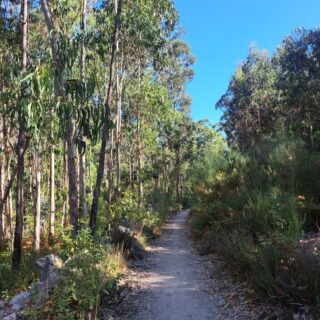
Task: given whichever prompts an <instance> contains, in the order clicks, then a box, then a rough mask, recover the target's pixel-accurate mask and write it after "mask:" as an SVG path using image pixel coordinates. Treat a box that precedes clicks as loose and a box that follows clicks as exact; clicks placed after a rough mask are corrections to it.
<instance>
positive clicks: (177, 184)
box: [176, 149, 181, 203]
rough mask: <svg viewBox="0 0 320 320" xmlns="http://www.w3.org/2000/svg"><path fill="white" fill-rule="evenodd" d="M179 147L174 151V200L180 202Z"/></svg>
mask: <svg viewBox="0 0 320 320" xmlns="http://www.w3.org/2000/svg"><path fill="white" fill-rule="evenodd" d="M180 171H181V170H180V149H179V150H177V151H176V202H177V203H180V202H181V195H180Z"/></svg>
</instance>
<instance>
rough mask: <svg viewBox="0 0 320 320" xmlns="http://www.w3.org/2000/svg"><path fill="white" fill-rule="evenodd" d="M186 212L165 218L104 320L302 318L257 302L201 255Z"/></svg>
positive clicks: (246, 289) (221, 267) (221, 268)
mask: <svg viewBox="0 0 320 320" xmlns="http://www.w3.org/2000/svg"><path fill="white" fill-rule="evenodd" d="M188 214H189V212H188V211H182V212H180V213H179V214H177V215H174V216H172V217H171V218H170V220H169V221H168V222H167V224H166V225H165V226H164V228H163V234H162V236H161V237H160V238H159V239H157V240H155V241H153V243H152V245H150V247H149V248H148V252H147V256H146V258H145V259H143V260H141V261H138V262H135V263H134V264H133V265H131V267H130V268H129V269H128V271H127V273H126V275H125V278H124V280H123V285H124V289H123V291H122V292H121V293H120V295H119V297H118V299H117V302H115V303H113V304H112V305H109V306H106V308H105V309H104V311H103V312H102V313H103V314H102V317H101V319H107V320H120V319H121V320H190V319H191V320H207V319H215V320H253V319H254V320H267V319H268V320H269V319H277V320H280V319H281V320H291V319H294V320H300V319H303V320H306V319H308V320H309V319H314V318H313V317H308V316H306V315H304V314H302V315H299V314H292V313H289V312H288V310H286V309H283V308H282V307H281V306H279V307H275V306H273V305H268V304H266V303H261V302H259V300H258V299H257V297H256V296H255V294H254V293H253V291H252V290H251V289H250V286H248V285H247V284H246V283H243V282H240V283H237V282H235V281H234V279H233V276H232V275H230V272H229V271H226V270H225V264H224V263H223V262H222V261H221V260H219V257H217V256H215V255H212V256H211V257H209V256H200V255H199V254H198V253H197V252H196V250H195V249H194V246H193V242H192V241H191V240H190V229H189V225H188Z"/></svg>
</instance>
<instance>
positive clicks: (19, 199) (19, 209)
mask: <svg viewBox="0 0 320 320" xmlns="http://www.w3.org/2000/svg"><path fill="white" fill-rule="evenodd" d="M24 2H27V0H24ZM25 144H26V130H25V126H24V124H22V123H20V128H19V135H18V143H17V147H16V149H17V150H16V152H17V158H18V163H17V186H16V226H15V231H14V242H13V255H12V267H13V269H18V268H19V267H20V263H21V257H22V236H23V212H24V188H23V176H24V148H25Z"/></svg>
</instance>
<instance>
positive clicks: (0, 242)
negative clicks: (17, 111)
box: [0, 121, 5, 251]
mask: <svg viewBox="0 0 320 320" xmlns="http://www.w3.org/2000/svg"><path fill="white" fill-rule="evenodd" d="M1 125H2V128H1V130H0V150H1V153H0V199H2V198H3V193H4V180H5V170H4V166H5V161H4V152H3V150H4V148H5V147H4V137H3V126H4V123H3V121H2V122H1ZM3 209H4V206H3ZM4 222H5V221H4V214H3V210H1V211H0V251H2V249H3V248H4V238H5V234H4V233H5V232H4V229H5V228H4Z"/></svg>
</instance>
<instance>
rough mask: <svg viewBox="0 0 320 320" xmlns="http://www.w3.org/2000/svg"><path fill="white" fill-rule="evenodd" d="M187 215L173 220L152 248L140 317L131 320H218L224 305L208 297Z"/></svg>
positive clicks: (145, 275)
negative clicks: (191, 241) (190, 237)
mask: <svg viewBox="0 0 320 320" xmlns="http://www.w3.org/2000/svg"><path fill="white" fill-rule="evenodd" d="M188 214H189V212H188V211H182V212H180V213H179V214H177V215H175V216H174V217H172V218H171V219H170V220H169V221H168V223H167V224H166V225H165V226H164V228H163V235H162V236H161V237H160V238H159V239H158V240H156V241H155V242H154V243H153V244H152V246H150V247H149V252H150V253H149V259H148V260H149V261H150V266H149V268H148V270H147V271H146V272H144V276H143V281H142V282H141V284H140V286H141V288H140V290H141V291H143V292H144V294H143V295H142V296H141V297H140V300H141V299H143V301H141V302H143V303H139V308H138V310H137V313H136V314H135V315H134V316H133V317H130V319H137V320H138V319H139V320H147V319H150V320H178V319H179V320H183V319H197V320H201V319H218V318H219V317H218V309H219V308H218V306H219V305H221V301H219V300H217V299H216V298H214V296H212V295H211V294H210V293H209V287H208V278H207V275H206V274H205V272H203V268H202V265H201V262H200V261H199V260H197V254H196V253H195V252H194V249H193V248H192V245H191V244H190V241H189V240H188V237H189V235H190V231H189V227H188V221H187V220H188Z"/></svg>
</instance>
